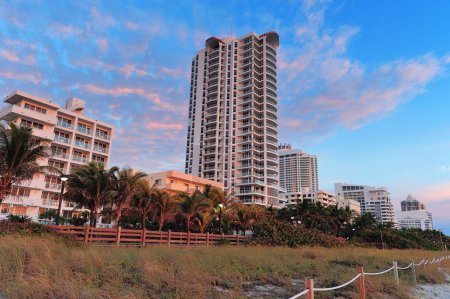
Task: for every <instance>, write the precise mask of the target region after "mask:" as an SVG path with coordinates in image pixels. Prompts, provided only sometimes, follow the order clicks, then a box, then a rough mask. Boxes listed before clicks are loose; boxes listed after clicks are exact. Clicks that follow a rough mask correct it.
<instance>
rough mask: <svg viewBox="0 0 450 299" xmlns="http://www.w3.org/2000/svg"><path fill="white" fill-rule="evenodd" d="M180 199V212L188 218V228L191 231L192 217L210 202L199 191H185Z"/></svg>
mask: <svg viewBox="0 0 450 299" xmlns="http://www.w3.org/2000/svg"><path fill="white" fill-rule="evenodd" d="M180 199H181V202H180V205H179V213H180V214H181V215H183V216H184V218H186V221H187V230H188V231H190V228H191V219H192V217H194V216H195V214H197V211H198V210H199V209H200V208H204V207H208V206H209V203H208V202H206V201H205V198H204V196H203V195H202V194H201V193H199V192H195V193H193V194H192V195H189V194H187V193H184V192H183V193H180Z"/></svg>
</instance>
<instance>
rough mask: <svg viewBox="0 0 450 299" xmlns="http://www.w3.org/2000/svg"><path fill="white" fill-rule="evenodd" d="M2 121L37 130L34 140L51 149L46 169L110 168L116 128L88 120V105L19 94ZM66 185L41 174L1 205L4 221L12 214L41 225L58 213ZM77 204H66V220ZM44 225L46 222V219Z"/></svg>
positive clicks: (9, 99) (17, 188) (15, 188)
mask: <svg viewBox="0 0 450 299" xmlns="http://www.w3.org/2000/svg"><path fill="white" fill-rule="evenodd" d="M4 102H5V103H6V104H7V105H6V106H4V107H3V108H2V109H1V110H0V120H2V121H5V122H13V123H15V124H16V125H17V126H26V127H31V128H33V135H34V136H36V137H39V138H41V139H43V141H44V142H45V143H47V144H48V145H49V146H51V154H50V157H49V158H45V159H43V160H42V161H41V163H42V165H50V166H53V167H55V168H58V169H59V170H61V172H63V173H66V174H68V173H70V172H72V171H73V170H74V169H76V168H77V167H80V166H81V165H84V164H86V163H88V162H91V161H94V162H101V163H103V164H105V166H108V163H109V159H110V153H111V137H112V132H113V126H112V125H110V124H108V123H104V122H102V121H99V120H97V119H94V118H92V117H88V116H86V115H84V110H85V102H84V101H82V100H80V99H77V98H73V97H72V98H69V99H68V100H67V101H66V103H65V105H64V107H61V106H59V105H58V104H56V103H54V102H52V101H50V100H47V99H43V98H40V97H37V96H34V95H31V94H28V93H25V92H23V91H15V92H13V93H12V94H10V95H9V96H7V97H6V98H5V99H4ZM60 192H61V181H60V179H59V176H58V175H55V174H52V173H43V174H37V175H35V176H34V177H33V179H32V180H31V181H29V182H23V183H22V184H21V185H18V186H13V188H12V192H11V194H10V195H9V196H7V197H6V199H5V200H4V201H3V203H2V204H1V206H0V218H2V217H6V216H7V215H9V214H13V215H22V216H27V217H30V218H31V219H32V220H34V221H38V220H39V215H41V214H43V213H45V212H47V211H49V210H56V209H57V208H58V199H59V194H60ZM74 213H77V212H76V211H74V205H73V203H70V202H65V201H64V202H63V205H62V215H63V216H64V217H72V216H73V214H74ZM42 221H43V220H42Z"/></svg>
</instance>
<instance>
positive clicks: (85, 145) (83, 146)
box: [75, 140, 91, 149]
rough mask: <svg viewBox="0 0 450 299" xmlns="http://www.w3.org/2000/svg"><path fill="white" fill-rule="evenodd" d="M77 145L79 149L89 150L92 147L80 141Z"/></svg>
mask: <svg viewBox="0 0 450 299" xmlns="http://www.w3.org/2000/svg"><path fill="white" fill-rule="evenodd" d="M75 145H76V146H78V147H81V148H87V149H89V147H90V146H91V145H90V144H89V143H85V142H83V141H79V140H77V141H75Z"/></svg>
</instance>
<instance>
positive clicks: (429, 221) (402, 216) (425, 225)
mask: <svg viewBox="0 0 450 299" xmlns="http://www.w3.org/2000/svg"><path fill="white" fill-rule="evenodd" d="M400 206H401V209H402V210H401V211H400V212H397V220H398V222H399V225H400V227H401V228H420V229H424V230H425V229H433V217H432V215H431V213H430V212H428V211H427V210H426V208H425V205H424V204H423V203H421V202H420V201H418V200H417V199H416V198H414V197H413V196H412V195H411V194H408V196H407V197H406V200H402V201H401V202H400Z"/></svg>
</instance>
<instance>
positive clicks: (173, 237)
mask: <svg viewBox="0 0 450 299" xmlns="http://www.w3.org/2000/svg"><path fill="white" fill-rule="evenodd" d="M50 228H51V229H53V230H55V231H56V232H58V233H61V234H68V235H73V236H74V237H75V238H76V239H77V240H79V241H83V242H85V243H88V244H96V245H116V246H145V245H151V244H161V245H164V244H165V245H167V246H211V245H218V244H228V245H234V246H239V245H243V244H244V243H245V241H246V240H247V238H248V237H244V236H240V235H224V234H210V233H206V234H201V233H191V232H187V233H185V232H172V231H170V230H169V231H150V230H146V229H124V228H121V227H117V228H97V227H89V226H63V225H59V226H56V225H50Z"/></svg>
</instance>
